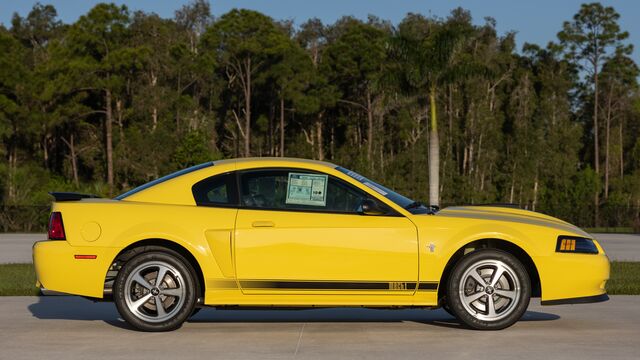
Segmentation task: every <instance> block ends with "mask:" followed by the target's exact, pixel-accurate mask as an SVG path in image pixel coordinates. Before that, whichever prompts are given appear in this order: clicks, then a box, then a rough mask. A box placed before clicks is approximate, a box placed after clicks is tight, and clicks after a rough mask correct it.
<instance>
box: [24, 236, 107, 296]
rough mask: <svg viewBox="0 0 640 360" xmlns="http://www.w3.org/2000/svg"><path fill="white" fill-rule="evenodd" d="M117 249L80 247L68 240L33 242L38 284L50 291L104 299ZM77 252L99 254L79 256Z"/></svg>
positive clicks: (80, 253) (79, 253)
mask: <svg viewBox="0 0 640 360" xmlns="http://www.w3.org/2000/svg"><path fill="white" fill-rule="evenodd" d="M116 254H117V249H115V248H104V247H85V246H82V247H79V246H78V247H76V246H71V245H70V244H69V243H68V242H66V241H39V242H36V243H35V244H34V245H33V264H34V266H35V270H36V277H37V283H36V286H39V287H40V288H45V289H47V291H54V292H61V293H67V294H72V295H82V296H88V297H94V298H102V297H103V292H104V280H105V277H106V274H107V270H108V269H109V266H111V262H112V261H113V258H114V257H115V256H116ZM75 255H96V258H95V259H76V258H75Z"/></svg>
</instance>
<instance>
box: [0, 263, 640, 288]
mask: <svg viewBox="0 0 640 360" xmlns="http://www.w3.org/2000/svg"><path fill="white" fill-rule="evenodd" d="M35 283H36V274H35V271H34V268H33V264H0V296H28V295H39V294H40V290H39V289H37V288H36V287H35ZM607 292H608V293H609V295H640V262H630V261H613V262H611V279H609V282H607Z"/></svg>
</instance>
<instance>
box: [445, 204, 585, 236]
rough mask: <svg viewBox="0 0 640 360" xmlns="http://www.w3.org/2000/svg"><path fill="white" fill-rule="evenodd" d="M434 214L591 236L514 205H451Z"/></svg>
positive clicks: (553, 219) (577, 228) (574, 227)
mask: <svg viewBox="0 0 640 360" xmlns="http://www.w3.org/2000/svg"><path fill="white" fill-rule="evenodd" d="M435 216H442V217H454V218H466V219H476V220H489V221H503V222H511V223H520V224H526V225H534V226H543V227H551V228H555V229H558V230H560V231H562V232H568V233H573V234H575V235H580V236H584V237H589V238H590V237H591V235H589V234H588V233H586V232H585V231H584V230H582V229H580V228H579V227H577V226H575V225H572V224H570V223H568V222H566V221H562V220H560V219H558V218H554V217H553V216H549V215H545V214H541V213H537V212H534V211H529V210H523V209H519V208H514V207H506V206H505V207H501V206H452V207H448V208H445V209H442V210H440V211H438V212H437V213H436V214H435Z"/></svg>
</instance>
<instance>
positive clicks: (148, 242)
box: [105, 238, 205, 303]
mask: <svg viewBox="0 0 640 360" xmlns="http://www.w3.org/2000/svg"><path fill="white" fill-rule="evenodd" d="M153 249H169V250H172V251H175V252H176V253H178V254H180V255H181V256H182V257H184V258H185V260H187V261H188V262H189V265H191V267H192V268H193V271H194V272H195V275H196V280H197V285H198V302H199V303H200V302H202V300H203V299H204V293H205V281H204V273H203V271H202V267H201V266H200V263H199V262H198V260H197V259H196V257H195V256H194V255H193V254H192V253H191V251H189V250H188V249H187V248H185V247H184V246H183V245H181V244H179V243H177V242H175V241H171V240H167V239H162V238H148V239H142V240H138V241H135V242H133V243H131V244H129V245H128V246H127V247H125V248H123V249H122V250H121V251H120V252H119V253H118V254H117V255H116V256H115V257H114V259H113V261H112V263H111V266H110V267H109V271H108V272H107V275H106V277H105V295H109V296H111V288H112V284H113V281H114V280H115V278H116V276H117V275H118V271H119V270H120V268H121V267H122V266H123V265H124V264H125V263H126V262H127V261H129V260H130V259H132V258H133V257H135V256H136V255H138V254H142V253H144V252H146V251H150V250H153Z"/></svg>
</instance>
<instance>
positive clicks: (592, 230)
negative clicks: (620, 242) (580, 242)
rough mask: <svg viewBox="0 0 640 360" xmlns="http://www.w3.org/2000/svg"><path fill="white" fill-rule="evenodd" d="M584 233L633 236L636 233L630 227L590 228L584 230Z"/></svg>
mask: <svg viewBox="0 0 640 360" xmlns="http://www.w3.org/2000/svg"><path fill="white" fill-rule="evenodd" d="M584 231H586V232H588V233H591V234H594V233H596V234H597V233H609V234H635V233H636V231H634V230H633V228H632V227H592V228H585V229H584Z"/></svg>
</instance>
